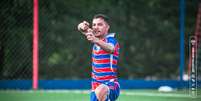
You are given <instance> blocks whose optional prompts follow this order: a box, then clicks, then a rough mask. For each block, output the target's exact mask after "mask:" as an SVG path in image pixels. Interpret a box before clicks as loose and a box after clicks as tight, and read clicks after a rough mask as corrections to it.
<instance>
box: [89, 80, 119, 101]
mask: <svg viewBox="0 0 201 101" xmlns="http://www.w3.org/2000/svg"><path fill="white" fill-rule="evenodd" d="M106 85H107V86H108V87H109V93H108V95H107V99H106V100H105V101H115V100H116V99H117V98H118V97H119V93H120V87H119V84H117V83H114V82H109V83H108V84H106ZM111 87H112V88H113V89H112V88H111ZM90 101H98V99H97V97H96V94H95V92H94V91H92V92H91V95H90Z"/></svg>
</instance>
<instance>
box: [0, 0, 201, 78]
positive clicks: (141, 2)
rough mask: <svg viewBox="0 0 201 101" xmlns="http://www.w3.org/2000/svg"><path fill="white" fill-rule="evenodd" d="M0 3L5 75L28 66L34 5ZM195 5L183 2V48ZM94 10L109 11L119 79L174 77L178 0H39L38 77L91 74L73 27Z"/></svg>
mask: <svg viewBox="0 0 201 101" xmlns="http://www.w3.org/2000/svg"><path fill="white" fill-rule="evenodd" d="M0 2H1V5H2V6H1V8H0V10H1V16H0V19H1V21H3V22H2V24H1V27H2V28H1V32H2V34H1V41H0V42H1V43H0V46H1V50H0V51H1V56H2V59H1V60H0V61H1V62H3V64H4V65H1V70H0V72H1V75H3V76H2V77H7V75H5V72H8V71H13V70H15V69H14V68H16V64H18V65H17V66H18V67H19V68H22V67H26V68H31V65H32V64H31V58H30V57H31V55H32V53H31V51H32V39H31V38H32V23H33V22H32V12H33V11H32V7H33V4H32V2H31V1H27V0H1V1H0ZM196 3H197V1H196V0H186V20H185V21H186V24H185V25H186V26H185V28H186V30H185V34H186V36H185V38H186V46H187V45H188V36H189V34H192V33H193V31H194V25H195V18H196V11H197V5H196ZM3 4H6V5H3ZM97 13H104V14H106V15H108V16H109V17H110V20H111V30H110V32H115V33H117V38H118V40H119V43H120V46H121V49H120V59H119V76H120V77H121V78H127V79H136V78H138V79H139V78H146V79H149V78H151V79H154V78H155V79H177V78H176V77H177V76H178V75H179V52H180V50H179V47H180V46H179V42H180V34H179V0H39V30H40V32H39V38H40V39H39V53H40V55H39V56H40V57H39V77H40V78H41V79H80V78H89V77H90V71H91V68H90V65H91V62H90V61H91V44H90V43H89V42H87V41H86V39H85V37H84V36H83V35H81V34H80V33H79V32H78V31H77V25H78V24H79V23H80V22H81V21H83V20H87V21H89V22H91V20H92V17H93V15H94V14H97ZM8 39H9V40H8ZM22 40H23V41H22ZM187 48H188V47H186V50H188V49H187ZM11 51H14V53H12V52H11ZM2 54H3V55H2ZM186 54H187V52H186ZM10 55H11V56H10ZM18 57H21V58H18ZM24 60H27V61H24ZM22 61H24V62H22ZM27 64H29V65H27ZM8 65H9V66H8ZM8 68H10V69H8ZM23 70H24V69H22V70H21V69H20V71H23ZM28 71H29V72H31V69H28ZM12 73H13V72H8V73H7V74H12ZM12 77H13V78H20V77H18V76H12ZM28 77H30V74H29V76H28Z"/></svg>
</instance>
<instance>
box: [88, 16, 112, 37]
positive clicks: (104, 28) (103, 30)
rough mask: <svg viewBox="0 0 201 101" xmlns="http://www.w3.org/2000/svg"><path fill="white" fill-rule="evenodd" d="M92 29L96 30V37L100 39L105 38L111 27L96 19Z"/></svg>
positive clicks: (100, 19)
mask: <svg viewBox="0 0 201 101" xmlns="http://www.w3.org/2000/svg"><path fill="white" fill-rule="evenodd" d="M92 29H93V30H94V35H95V36H96V37H98V38H103V37H104V36H105V35H106V34H107V33H108V30H109V25H108V24H107V22H105V21H104V19H102V18H95V19H93V22H92Z"/></svg>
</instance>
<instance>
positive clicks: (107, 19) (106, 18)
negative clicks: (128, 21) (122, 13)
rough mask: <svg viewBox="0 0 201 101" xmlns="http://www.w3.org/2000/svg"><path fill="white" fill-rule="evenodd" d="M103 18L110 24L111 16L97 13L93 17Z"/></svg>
mask: <svg viewBox="0 0 201 101" xmlns="http://www.w3.org/2000/svg"><path fill="white" fill-rule="evenodd" d="M97 18H102V19H103V20H104V21H105V22H107V24H110V21H109V17H108V16H106V15H105V14H96V15H94V17H93V19H97Z"/></svg>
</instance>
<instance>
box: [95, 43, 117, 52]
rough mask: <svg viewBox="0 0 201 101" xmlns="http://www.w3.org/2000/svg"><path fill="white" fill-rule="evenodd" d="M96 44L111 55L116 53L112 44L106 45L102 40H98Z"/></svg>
mask: <svg viewBox="0 0 201 101" xmlns="http://www.w3.org/2000/svg"><path fill="white" fill-rule="evenodd" d="M94 43H95V44H97V45H98V46H100V47H101V48H102V49H103V50H105V51H107V52H109V53H113V52H114V46H113V45H112V44H109V43H106V42H104V41H102V40H97V41H96V42H94Z"/></svg>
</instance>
